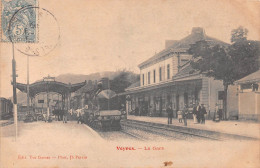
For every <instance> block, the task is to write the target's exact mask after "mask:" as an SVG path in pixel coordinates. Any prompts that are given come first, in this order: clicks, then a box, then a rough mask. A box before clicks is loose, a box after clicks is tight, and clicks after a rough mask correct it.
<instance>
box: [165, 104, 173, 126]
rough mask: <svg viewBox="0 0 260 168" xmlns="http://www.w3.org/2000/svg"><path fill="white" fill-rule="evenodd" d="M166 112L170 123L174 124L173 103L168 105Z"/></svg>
mask: <svg viewBox="0 0 260 168" xmlns="http://www.w3.org/2000/svg"><path fill="white" fill-rule="evenodd" d="M166 112H167V113H168V124H172V116H173V110H172V107H171V105H169V106H168V108H167V109H166Z"/></svg>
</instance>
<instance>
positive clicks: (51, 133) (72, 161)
mask: <svg viewBox="0 0 260 168" xmlns="http://www.w3.org/2000/svg"><path fill="white" fill-rule="evenodd" d="M18 130H19V134H18V135H19V136H18V139H17V141H16V142H15V141H14V126H13V125H8V126H4V127H0V135H1V142H0V154H1V156H0V167H1V168H2V167H3V168H13V167H17V168H21V167H25V168H30V167H33V168H38V167H44V168H46V167H62V168H64V167H65V168H66V167H71V168H77V167H91V168H92V167H98V168H99V167H100V168H103V167H108V168H110V167H112V168H117V167H127V168H128V167H156V168H157V167H164V162H165V161H167V162H172V163H173V167H211V168H220V167H230V165H232V167H236V168H240V167H241V168H244V167H250V166H251V167H258V165H259V150H258V149H259V143H258V142H254V141H253V142H251V141H250V142H249V141H245V142H237V141H234V142H233V141H230V142H225V143H223V142H221V143H220V142H211V141H204V142H203V141H196V142H190V141H175V140H169V141H167V140H166V139H161V140H160V139H159V137H160V136H159V137H158V136H157V135H151V134H150V133H145V132H142V130H136V129H133V130H130V129H129V130H127V131H132V133H135V134H141V135H145V136H148V137H150V141H149V140H147V141H138V140H136V139H134V138H132V137H131V136H128V135H126V134H124V133H122V132H116V131H114V132H101V133H100V132H99V133H97V132H95V131H94V130H92V129H91V128H89V127H88V126H86V125H84V124H77V123H76V122H68V123H67V124H63V123H62V122H57V121H56V122H55V121H54V122H52V123H44V122H33V123H19V127H18ZM156 138H158V139H157V140H158V141H157V140H156ZM126 147H129V148H130V149H135V150H123V149H126ZM223 149H225V150H223ZM183 157H185V159H184V158H183ZM202 158H206V159H204V160H203V161H202ZM209 158H211V159H209ZM213 158H214V159H213Z"/></svg>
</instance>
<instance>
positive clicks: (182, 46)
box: [138, 27, 229, 68]
mask: <svg viewBox="0 0 260 168" xmlns="http://www.w3.org/2000/svg"><path fill="white" fill-rule="evenodd" d="M201 40H205V41H207V42H208V43H209V45H210V46H214V45H217V44H218V45H221V46H228V45H229V44H227V43H225V42H223V41H220V40H218V39H215V38H212V37H209V36H207V35H206V34H205V31H204V29H203V28H201V27H193V28H192V31H191V34H190V35H188V36H186V37H185V38H183V39H181V40H175V41H173V42H172V44H171V45H170V46H168V47H167V48H165V49H164V50H162V51H161V52H159V53H157V54H155V55H154V56H153V57H151V58H149V59H148V60H146V61H144V62H142V63H141V64H139V65H138V67H139V68H141V67H143V66H144V65H147V64H149V63H151V62H154V61H156V60H159V59H160V58H162V57H164V56H165V55H168V54H170V53H172V52H187V50H188V49H189V48H190V45H191V44H195V43H196V42H197V41H201Z"/></svg>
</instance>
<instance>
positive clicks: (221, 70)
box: [189, 41, 235, 119]
mask: <svg viewBox="0 0 260 168" xmlns="http://www.w3.org/2000/svg"><path fill="white" fill-rule="evenodd" d="M189 53H190V54H192V55H193V60H192V61H191V66H192V67H193V68H194V69H197V70H200V72H201V73H203V74H205V75H206V76H208V77H213V78H214V79H216V80H222V81H223V86H224V97H223V111H224V118H225V119H226V116H227V115H226V112H227V90H228V86H229V85H230V84H232V83H233V82H234V81H235V78H234V77H235V76H234V74H233V73H232V69H233V66H234V64H233V62H232V60H231V57H230V56H229V55H228V54H227V52H226V48H225V47H223V46H220V45H216V46H209V44H208V43H207V42H206V41H198V42H196V43H195V44H193V45H191V47H190V49H189Z"/></svg>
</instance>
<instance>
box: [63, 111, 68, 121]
mask: <svg viewBox="0 0 260 168" xmlns="http://www.w3.org/2000/svg"><path fill="white" fill-rule="evenodd" d="M67 120H68V110H64V114H63V123H67Z"/></svg>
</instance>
